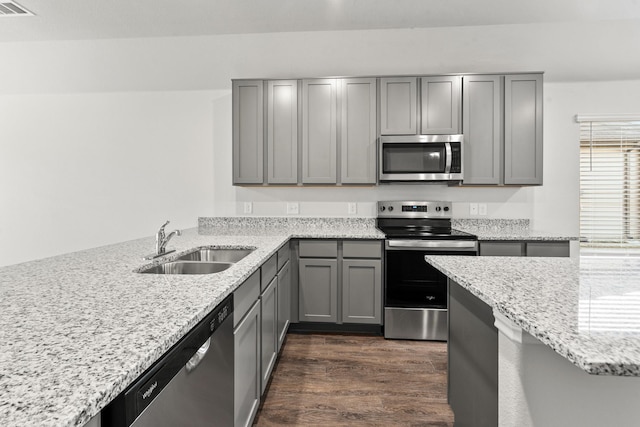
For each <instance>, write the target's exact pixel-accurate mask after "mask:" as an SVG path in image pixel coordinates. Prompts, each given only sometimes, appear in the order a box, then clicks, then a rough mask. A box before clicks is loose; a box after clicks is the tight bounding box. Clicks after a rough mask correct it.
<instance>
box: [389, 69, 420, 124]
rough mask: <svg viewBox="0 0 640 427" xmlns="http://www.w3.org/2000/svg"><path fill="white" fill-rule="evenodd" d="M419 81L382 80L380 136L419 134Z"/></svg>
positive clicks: (405, 78) (401, 79) (406, 78)
mask: <svg viewBox="0 0 640 427" xmlns="http://www.w3.org/2000/svg"><path fill="white" fill-rule="evenodd" d="M417 112H418V79H417V78H416V77H388V78H387V77H385V78H381V79H380V134H381V135H415V134H417V133H418V124H417V118H418V114H417Z"/></svg>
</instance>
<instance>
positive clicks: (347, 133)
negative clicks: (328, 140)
mask: <svg viewBox="0 0 640 427" xmlns="http://www.w3.org/2000/svg"><path fill="white" fill-rule="evenodd" d="M338 81H339V83H340V88H339V89H340V90H339V91H338V94H339V97H340V132H339V134H338V137H339V145H340V159H339V163H340V182H341V183H343V184H375V183H376V178H377V177H376V158H377V152H378V151H377V149H376V148H377V145H376V136H377V124H376V116H377V110H376V108H377V96H376V93H377V90H376V79H374V78H362V79H340V80H338Z"/></svg>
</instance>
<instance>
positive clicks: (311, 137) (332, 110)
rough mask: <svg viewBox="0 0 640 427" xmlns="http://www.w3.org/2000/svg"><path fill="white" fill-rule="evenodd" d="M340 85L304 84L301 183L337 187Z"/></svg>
mask: <svg viewBox="0 0 640 427" xmlns="http://www.w3.org/2000/svg"><path fill="white" fill-rule="evenodd" d="M337 108H338V101H337V82H336V80H335V79H313V80H303V81H302V183H304V184H335V183H337V168H336V165H337V157H336V155H337V146H338V142H337V118H338V113H337Z"/></svg>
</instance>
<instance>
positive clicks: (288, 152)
mask: <svg viewBox="0 0 640 427" xmlns="http://www.w3.org/2000/svg"><path fill="white" fill-rule="evenodd" d="M266 131H267V149H266V153H267V183H268V184H295V183H297V182H298V81H297V80H269V81H268V82H267V126H266Z"/></svg>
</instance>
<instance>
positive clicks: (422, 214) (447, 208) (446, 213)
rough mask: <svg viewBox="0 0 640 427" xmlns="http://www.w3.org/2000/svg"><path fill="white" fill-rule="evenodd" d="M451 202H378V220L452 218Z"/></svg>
mask: <svg viewBox="0 0 640 427" xmlns="http://www.w3.org/2000/svg"><path fill="white" fill-rule="evenodd" d="M451 217H452V210H451V202H441V201H440V202H438V201H421V202H418V201H384V202H378V218H451Z"/></svg>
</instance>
